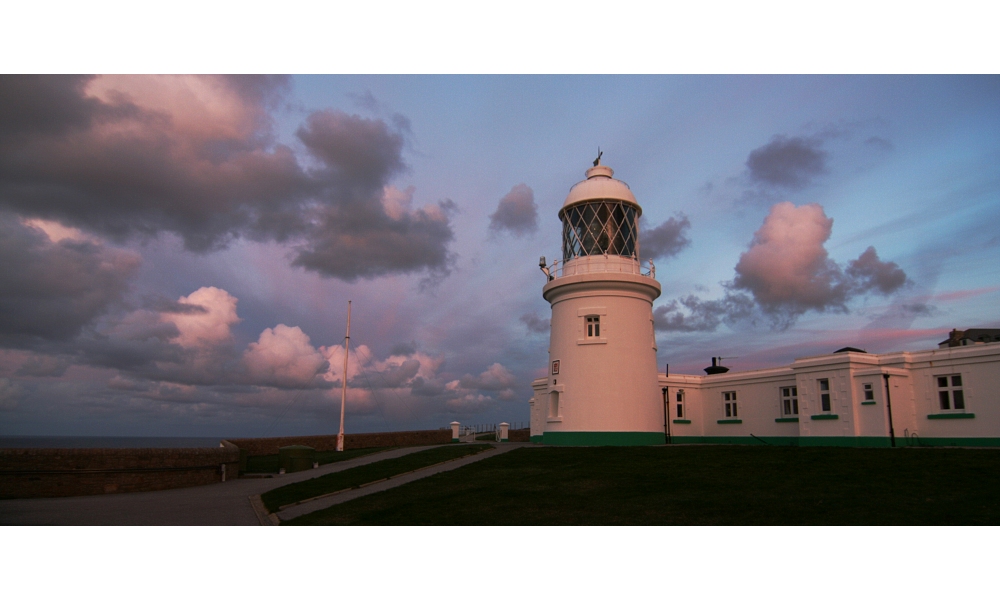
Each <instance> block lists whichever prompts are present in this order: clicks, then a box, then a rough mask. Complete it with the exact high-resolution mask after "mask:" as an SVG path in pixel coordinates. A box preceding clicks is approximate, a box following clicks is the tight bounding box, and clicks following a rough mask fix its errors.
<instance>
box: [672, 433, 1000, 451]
mask: <svg viewBox="0 0 1000 600" xmlns="http://www.w3.org/2000/svg"><path fill="white" fill-rule="evenodd" d="M672 441H673V443H674V444H742V445H746V446H764V445H770V446H801V447H824V446H826V447H830V446H834V447H841V448H889V447H891V445H892V444H891V442H890V440H889V438H888V437H875V436H859V437H838V436H819V435H817V436H809V437H798V436H787V437H780V436H757V437H755V438H754V437H750V436H728V435H726V436H723V435H717V436H685V435H675V436H672ZM936 446H937V447H940V446H968V447H997V446H1000V438H973V437H968V438H951V437H947V438H945V437H937V438H932V437H926V438H925V437H919V436H913V437H909V438H906V437H897V438H896V447H897V448H906V447H912V448H927V447H936Z"/></svg>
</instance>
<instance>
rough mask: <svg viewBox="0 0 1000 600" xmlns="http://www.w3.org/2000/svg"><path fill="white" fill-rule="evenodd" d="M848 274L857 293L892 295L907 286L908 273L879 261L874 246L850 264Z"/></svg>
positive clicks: (892, 263) (896, 266)
mask: <svg viewBox="0 0 1000 600" xmlns="http://www.w3.org/2000/svg"><path fill="white" fill-rule="evenodd" d="M846 273H847V276H848V277H850V278H851V279H852V280H853V281H854V287H855V290H856V291H857V292H867V291H870V290H878V291H879V292H880V293H882V294H891V293H892V292H894V291H896V290H898V289H899V288H901V287H903V285H905V284H906V273H904V272H903V270H902V269H900V268H899V265H897V264H896V263H894V262H882V261H881V260H879V257H878V253H877V252H876V251H875V248H874V247H872V246H868V249H867V250H865V251H864V252H862V253H861V256H859V257H858V259H857V260H852V261H851V262H849V263H848V265H847V271H846Z"/></svg>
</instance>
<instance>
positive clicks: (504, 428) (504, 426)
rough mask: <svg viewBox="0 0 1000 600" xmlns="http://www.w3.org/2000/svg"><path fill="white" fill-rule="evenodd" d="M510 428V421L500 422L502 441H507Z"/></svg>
mask: <svg viewBox="0 0 1000 600" xmlns="http://www.w3.org/2000/svg"><path fill="white" fill-rule="evenodd" d="M509 429H510V423H500V441H501V442H506V441H507V431H508V430H509Z"/></svg>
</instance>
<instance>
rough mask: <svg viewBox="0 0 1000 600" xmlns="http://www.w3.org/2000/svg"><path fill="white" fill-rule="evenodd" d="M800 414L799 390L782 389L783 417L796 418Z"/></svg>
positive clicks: (794, 387) (793, 387)
mask: <svg viewBox="0 0 1000 600" xmlns="http://www.w3.org/2000/svg"><path fill="white" fill-rule="evenodd" d="M798 414H799V388H798V387H796V386H794V385H793V386H791V387H783V388H781V416H783V417H794V416H796V415H798Z"/></svg>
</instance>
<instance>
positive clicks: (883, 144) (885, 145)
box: [865, 135, 895, 151]
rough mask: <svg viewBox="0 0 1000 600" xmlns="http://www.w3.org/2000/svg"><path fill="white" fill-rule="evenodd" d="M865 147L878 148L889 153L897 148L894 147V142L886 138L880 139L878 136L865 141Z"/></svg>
mask: <svg viewBox="0 0 1000 600" xmlns="http://www.w3.org/2000/svg"><path fill="white" fill-rule="evenodd" d="M865 145H867V146H872V147H873V148H878V149H879V150H883V151H889V150H892V149H893V148H895V146H893V145H892V142H890V141H889V140H887V139H885V138H881V137H878V136H877V135H873V136H871V137H870V138H868V139H867V140H865Z"/></svg>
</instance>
